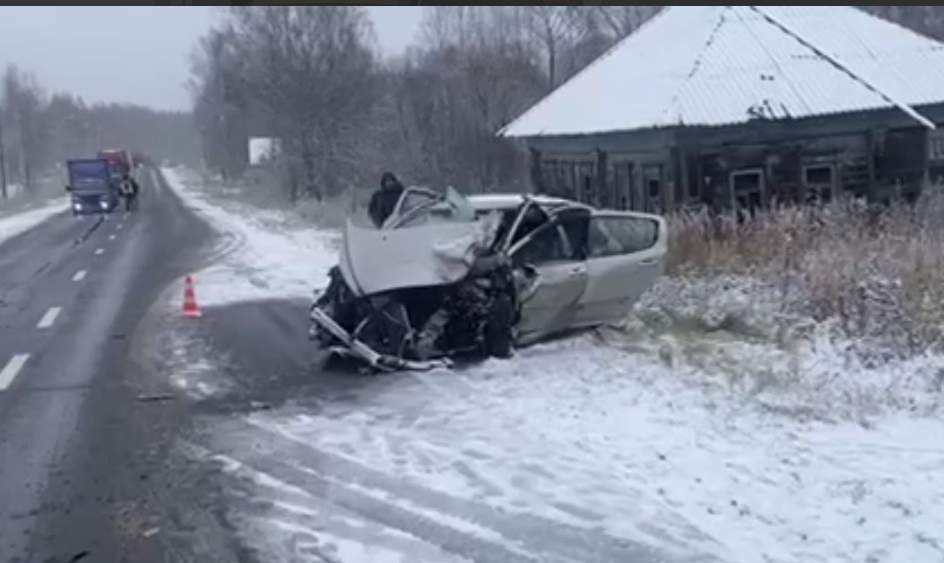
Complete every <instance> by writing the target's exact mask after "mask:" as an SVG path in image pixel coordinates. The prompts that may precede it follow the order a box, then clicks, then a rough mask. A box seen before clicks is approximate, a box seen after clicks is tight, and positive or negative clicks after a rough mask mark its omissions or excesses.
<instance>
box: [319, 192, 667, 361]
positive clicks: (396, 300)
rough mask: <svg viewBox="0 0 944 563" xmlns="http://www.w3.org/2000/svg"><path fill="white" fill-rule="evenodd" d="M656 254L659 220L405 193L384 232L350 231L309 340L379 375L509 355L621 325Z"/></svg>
mask: <svg viewBox="0 0 944 563" xmlns="http://www.w3.org/2000/svg"><path fill="white" fill-rule="evenodd" d="M666 250H667V232H666V223H665V220H664V219H663V218H662V217H659V216H657V215H650V214H645V213H635V212H626V211H610V210H601V209H595V208H592V207H589V206H586V205H583V204H580V203H576V202H572V201H568V200H563V199H556V198H550V197H544V196H527V195H519V194H494V195H478V196H471V197H464V196H462V195H461V194H459V193H458V192H457V191H456V190H454V189H452V188H449V189H447V190H446V192H445V194H438V193H436V192H433V191H430V190H425V189H422V188H409V189H407V190H406V191H405V192H404V194H403V196H402V197H401V198H400V201H399V202H398V204H397V206H396V208H395V210H394V212H393V213H392V214H391V216H390V218H389V219H388V220H387V221H386V223H385V224H384V225H383V226H382V227H381V228H380V229H376V228H373V227H364V226H358V225H355V224H354V223H353V222H352V221H351V220H350V219H348V221H347V223H346V224H345V227H344V233H343V241H342V248H341V252H340V257H339V260H338V265H337V266H336V267H335V268H333V269H332V270H331V272H330V274H329V283H328V286H327V288H325V289H324V290H323V291H318V292H316V296H315V301H314V303H313V304H312V306H311V309H310V318H311V328H310V331H309V334H310V337H311V338H312V339H313V340H315V341H316V342H318V343H319V345H320V346H321V347H322V348H325V349H328V350H330V351H331V352H332V353H335V354H339V355H343V356H348V357H353V358H356V359H358V360H360V361H361V362H363V363H364V364H366V365H367V366H369V367H371V368H374V369H377V370H400V369H430V368H434V367H438V366H448V365H450V364H451V360H452V358H455V357H457V356H461V355H473V356H478V357H485V356H497V357H508V356H510V355H511V354H512V351H513V349H514V348H515V347H519V346H525V345H528V344H530V343H533V342H535V341H537V340H540V339H542V338H545V337H547V336H550V335H553V334H556V333H560V332H563V331H567V330H571V329H577V328H584V327H593V326H598V325H602V324H606V323H609V322H614V321H619V320H621V319H622V318H624V317H625V316H626V315H627V314H628V313H629V311H630V309H631V307H632V306H633V304H634V303H635V302H636V300H637V299H638V298H639V297H640V296H641V295H642V294H643V293H644V292H645V291H646V290H648V289H649V288H650V287H651V286H652V285H653V284H654V283H655V281H656V280H657V279H658V277H659V276H660V275H661V274H662V268H663V258H664V256H665V253H666Z"/></svg>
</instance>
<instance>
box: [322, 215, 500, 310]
mask: <svg viewBox="0 0 944 563" xmlns="http://www.w3.org/2000/svg"><path fill="white" fill-rule="evenodd" d="M498 224H499V221H498V217H497V216H494V215H490V216H487V217H484V218H482V219H480V220H477V221H470V222H454V223H453V222H442V223H432V224H426V225H419V226H414V227H407V228H402V229H389V230H380V229H375V228H369V227H361V226H358V225H356V224H354V223H353V222H352V221H351V220H350V219H348V220H347V221H346V223H345V225H344V231H343V240H342V244H341V255H340V257H339V260H338V267H339V269H340V270H341V275H342V276H344V281H345V282H347V284H348V286H349V287H350V288H351V290H352V291H353V292H354V294H355V295H359V296H363V295H373V294H377V293H382V292H385V291H391V290H395V289H405V288H412V287H430V286H439V285H448V284H451V283H455V282H457V281H459V280H461V279H462V278H463V277H465V275H466V274H467V273H468V272H469V269H470V268H471V267H472V263H473V261H474V259H475V257H476V256H477V255H478V254H479V253H480V252H481V250H482V249H485V248H488V247H489V246H490V245H491V244H492V242H493V241H494V238H495V233H496V232H497V230H498Z"/></svg>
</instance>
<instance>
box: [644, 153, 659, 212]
mask: <svg viewBox="0 0 944 563" xmlns="http://www.w3.org/2000/svg"><path fill="white" fill-rule="evenodd" d="M643 178H644V179H645V184H644V186H645V188H646V194H645V198H646V206H645V210H646V211H648V212H650V213H661V212H662V166H661V165H651V166H647V167H645V168H644V171H643Z"/></svg>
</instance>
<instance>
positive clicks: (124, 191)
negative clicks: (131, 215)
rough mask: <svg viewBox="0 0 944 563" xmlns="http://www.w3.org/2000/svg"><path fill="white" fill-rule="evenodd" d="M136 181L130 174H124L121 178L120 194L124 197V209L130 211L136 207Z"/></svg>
mask: <svg viewBox="0 0 944 563" xmlns="http://www.w3.org/2000/svg"><path fill="white" fill-rule="evenodd" d="M138 190H139V187H138V183H137V182H135V181H134V178H132V177H131V175H130V174H125V175H124V177H122V179H121V195H122V196H123V197H124V198H125V210H126V211H132V210H134V209H136V208H137V202H138Z"/></svg>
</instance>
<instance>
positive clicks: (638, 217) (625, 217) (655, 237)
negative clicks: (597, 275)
mask: <svg viewBox="0 0 944 563" xmlns="http://www.w3.org/2000/svg"><path fill="white" fill-rule="evenodd" d="M607 221H615V222H620V221H633V222H634V221H639V222H646V223H651V224H652V226H653V229H652V234H651V240H650V241H649V242H648V243H647V246H643V247H639V248H632V249H628V245H627V243H626V241H625V240H621V239H620V237H619V236H617V235H615V234H614V233H613V232H612V231H611V230H609V229H607V228H606V227H605V222H607ZM600 223H604V225H600ZM594 228H600V229H601V230H602V231H603V233H604V234H605V235H606V236H608V237H612V238H611V240H615V241H616V242H617V243H618V244H619V245H620V247H621V248H620V250H619V251H618V252H617V251H608V252H604V253H599V254H598V253H595V252H594V249H593V246H592V244H591V240H592V237H593V232H594ZM661 229H662V223H660V222H659V220H658V219H656V218H654V217H650V216H647V215H642V214H633V213H618V214H617V213H600V214H596V215H594V216H592V217H591V218H590V223H589V225H588V232H587V249H586V253H587V259H588V260H592V259H595V258H611V257H614V256H633V255H634V254H640V253H643V252H648V251H650V250H652V249H653V248H655V247H657V246H658V245H659V241H660V239H661V236H662V233H661Z"/></svg>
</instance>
